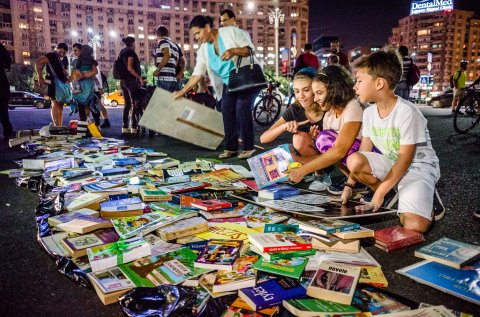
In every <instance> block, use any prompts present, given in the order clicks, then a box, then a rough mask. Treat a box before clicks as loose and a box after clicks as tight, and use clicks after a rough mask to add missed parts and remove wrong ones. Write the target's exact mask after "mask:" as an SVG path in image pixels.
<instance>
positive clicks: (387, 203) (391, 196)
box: [363, 188, 398, 209]
mask: <svg viewBox="0 0 480 317" xmlns="http://www.w3.org/2000/svg"><path fill="white" fill-rule="evenodd" d="M374 194H375V192H374V191H373V190H372V191H370V192H369V193H367V194H365V195H363V201H364V202H366V203H369V202H371V201H372V198H373V195H374ZM397 201H398V192H397V190H396V189H395V188H392V189H390V191H389V192H388V193H387V194H386V195H385V197H384V198H383V205H382V207H383V208H388V209H390V208H392V207H393V205H395V203H396V202H397Z"/></svg>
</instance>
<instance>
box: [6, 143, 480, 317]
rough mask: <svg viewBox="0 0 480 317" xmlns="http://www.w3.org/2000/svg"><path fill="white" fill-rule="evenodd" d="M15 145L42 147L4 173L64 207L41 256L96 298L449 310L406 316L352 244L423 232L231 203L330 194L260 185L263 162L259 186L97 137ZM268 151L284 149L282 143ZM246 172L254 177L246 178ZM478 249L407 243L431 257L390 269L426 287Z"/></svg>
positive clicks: (233, 309) (269, 312) (242, 175)
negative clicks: (62, 262)
mask: <svg viewBox="0 0 480 317" xmlns="http://www.w3.org/2000/svg"><path fill="white" fill-rule="evenodd" d="M25 147H27V148H28V149H30V150H36V151H42V152H43V154H42V155H39V156H37V157H36V158H34V159H24V160H23V161H22V162H19V163H21V165H22V168H19V169H16V170H10V171H6V172H4V173H6V174H8V175H9V176H10V177H17V178H19V179H22V178H26V177H31V176H32V175H42V177H43V178H44V180H45V182H46V183H47V184H50V185H51V187H52V191H51V193H59V192H62V193H64V197H65V206H64V210H63V211H64V212H63V213H61V214H59V215H52V216H51V217H49V218H48V224H49V225H50V227H51V228H52V234H51V235H46V236H43V237H42V238H41V242H42V245H43V246H44V247H45V248H46V249H47V250H48V252H49V253H51V254H56V255H61V256H66V257H71V258H72V260H73V261H74V262H75V263H76V264H77V266H78V267H79V268H80V269H81V270H83V271H85V272H87V273H88V276H89V279H90V281H91V284H92V285H93V287H94V289H95V291H96V292H97V294H98V296H99V298H100V299H101V300H102V302H103V303H104V304H111V303H114V302H116V301H117V300H118V298H119V297H120V296H122V295H123V294H125V293H126V292H127V291H129V290H131V289H133V288H135V287H155V286H158V285H161V284H169V285H183V286H187V287H194V288H195V289H196V293H197V298H196V304H195V307H194V311H195V312H201V310H202V307H203V306H204V305H205V304H206V303H207V301H208V300H210V299H214V298H218V297H222V296H227V295H232V294H237V295H238V297H237V298H236V300H234V301H233V302H232V303H231V305H230V306H229V307H228V308H226V311H225V312H224V314H223V315H222V316H239V315H240V314H241V316H274V315H275V314H278V313H279V312H280V311H281V310H288V311H289V312H291V313H292V314H294V315H295V316H323V315H324V314H334V315H345V314H349V315H358V316H360V313H362V312H364V313H366V314H363V315H361V316H369V315H370V314H372V315H375V314H376V313H378V312H380V311H381V312H382V313H391V316H417V315H416V314H420V313H422V314H423V315H422V316H439V314H440V315H442V316H453V314H452V313H451V312H450V311H449V310H447V309H446V308H445V307H443V306H432V307H422V308H419V309H420V311H418V310H415V311H414V310H412V309H417V308H418V305H417V306H415V305H414V304H412V303H411V302H409V301H408V300H406V299H404V298H401V297H400V296H395V295H394V294H391V293H389V292H388V291H386V290H385V288H387V287H388V282H387V280H386V278H385V276H384V275H383V273H382V269H381V265H380V264H379V263H378V262H377V261H376V260H375V259H374V258H373V257H372V256H371V255H370V254H369V253H368V252H367V251H366V249H365V248H363V247H362V246H361V243H360V240H361V239H371V240H372V239H373V240H375V245H376V246H378V247H380V248H382V249H384V250H386V251H393V250H395V249H399V248H402V247H405V246H407V245H411V244H415V243H420V242H423V241H424V240H423V235H418V234H414V233H412V232H408V230H405V229H403V228H401V227H391V228H384V229H382V230H379V231H377V232H375V231H373V230H371V229H368V228H364V227H361V226H360V225H358V224H356V223H353V222H349V221H345V220H338V219H322V218H314V217H307V216H298V215H295V213H292V212H289V213H284V212H279V211H276V210H275V208H274V207H273V208H265V207H263V206H259V205H256V204H253V203H248V202H246V201H243V200H241V199H238V198H236V197H238V194H242V193H246V192H250V191H252V189H251V188H256V190H257V191H259V193H258V194H257V193H255V195H256V196H260V197H264V198H265V199H269V200H271V201H277V202H278V201H282V202H284V203H291V204H298V205H301V203H300V202H305V201H306V200H309V201H313V202H315V204H316V206H317V207H315V205H313V204H312V205H305V206H307V207H303V208H304V209H306V210H313V209H315V208H322V207H321V206H322V204H328V202H329V201H330V200H331V198H332V197H330V196H326V195H320V194H312V193H309V194H306V195H302V193H300V190H298V189H297V188H294V187H292V186H290V185H286V184H276V185H273V187H266V186H267V185H270V186H272V184H274V183H276V182H277V181H278V180H281V178H282V176H281V175H279V174H278V173H277V172H275V171H274V170H273V169H270V170H269V172H268V174H269V175H270V176H271V179H265V178H264V179H263V181H262V180H261V178H262V177H263V176H261V175H258V173H256V172H255V168H253V169H252V170H253V171H254V175H252V173H251V172H250V171H248V170H247V169H246V168H245V167H242V166H229V165H222V164H220V163H219V162H214V160H207V159H199V160H197V161H195V162H184V163H181V162H180V161H179V160H177V159H174V158H169V157H167V154H165V153H162V152H157V151H154V150H153V149H149V148H135V147H130V146H127V145H125V144H124V142H122V141H121V140H115V139H106V138H105V139H76V138H73V139H70V138H69V137H55V138H48V139H38V140H33V141H31V142H30V143H27V144H25ZM279 149H280V150H279V151H281V153H282V155H284V154H285V153H286V152H285V147H280V148H279ZM275 153H276V154H275V155H274V156H273V158H274V159H275V160H278V162H273V161H272V162H271V163H272V164H274V163H275V164H274V165H276V166H277V167H278V166H280V165H281V164H276V163H281V161H282V159H284V158H285V157H281V155H278V153H279V152H278V150H277V152H275ZM287 154H288V153H287ZM271 157H272V156H271ZM254 159H255V158H254ZM287 161H288V158H287ZM272 164H270V165H269V166H272ZM252 176H255V178H256V181H253V180H248V179H247V178H251V177H252ZM273 179H274V181H272V180H273ZM252 182H253V183H252ZM255 185H257V186H255ZM232 194H235V195H232ZM323 206H324V205H323ZM295 208H298V206H295ZM322 209H323V208H322ZM447 244H448V247H447V246H446V245H447ZM454 247H455V248H459V249H460V250H459V251H458V252H457V253H458V254H456V257H453V258H452V257H448V259H445V257H444V256H441V255H440V251H439V250H445V248H446V249H448V252H447V251H445V253H448V254H449V255H450V254H451V253H452V252H453V251H452V250H453V248H454ZM462 248H465V249H462ZM479 254H480V252H479V249H478V248H477V247H475V246H468V245H464V244H461V243H459V242H456V241H453V240H448V239H447V240H443V239H442V240H440V241H437V242H436V243H435V244H434V245H427V246H425V247H422V248H420V249H419V250H417V253H416V255H417V256H419V257H422V258H426V259H428V260H430V261H425V262H421V263H420V264H416V265H414V266H412V267H408V268H405V269H402V270H400V271H399V272H400V273H401V274H405V275H407V276H409V277H411V278H413V279H415V280H417V281H420V282H421V283H426V284H429V285H432V286H434V287H435V285H438V283H437V282H436V281H435V280H434V278H433V277H432V273H431V272H432V270H436V271H435V273H434V274H437V273H438V274H440V272H443V273H442V274H445V272H451V274H452V275H455V274H457V275H458V274H460V271H461V270H459V268H461V267H462V266H465V265H467V264H469V263H475V260H476V259H478V255H479ZM437 262H439V263H437ZM476 265H477V266H478V262H477V264H476ZM453 267H455V268H453ZM461 273H462V274H465V277H466V275H467V273H465V272H461ZM429 276H430V277H432V279H429V278H428V277H429ZM462 276H463V275H462ZM470 278H473V279H474V278H475V277H473V276H470ZM476 281H477V282H478V276H477V277H476ZM452 283H453V281H452ZM445 287H448V286H445ZM476 287H477V290H478V285H477V286H476ZM442 290H445V288H442ZM465 293H468V291H465ZM454 295H456V296H460V295H459V294H458V292H457V293H455V294H454ZM462 296H463V297H462ZM462 296H460V297H462V298H464V299H466V300H470V301H472V302H475V303H477V304H478V303H480V301H479V299H478V293H477V297H476V298H475V297H474V295H472V294H471V293H469V294H468V295H465V294H463V295H462ZM255 312H256V313H255ZM192 314H193V313H192Z"/></svg>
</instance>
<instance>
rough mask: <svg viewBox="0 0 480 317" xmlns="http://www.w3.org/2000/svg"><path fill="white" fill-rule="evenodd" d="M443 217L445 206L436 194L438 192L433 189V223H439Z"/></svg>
mask: <svg viewBox="0 0 480 317" xmlns="http://www.w3.org/2000/svg"><path fill="white" fill-rule="evenodd" d="M443 216H445V206H444V205H443V201H442V199H441V198H440V195H439V194H438V191H437V190H436V189H435V192H434V194H433V217H434V219H435V221H439V220H441V219H442V218H443Z"/></svg>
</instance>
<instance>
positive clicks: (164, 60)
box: [153, 47, 170, 76]
mask: <svg viewBox="0 0 480 317" xmlns="http://www.w3.org/2000/svg"><path fill="white" fill-rule="evenodd" d="M169 59H170V49H169V48H168V47H164V48H162V60H161V61H160V64H158V66H157V69H156V70H155V72H154V73H153V76H158V75H160V71H161V70H162V68H163V67H165V65H167V63H168V60H169Z"/></svg>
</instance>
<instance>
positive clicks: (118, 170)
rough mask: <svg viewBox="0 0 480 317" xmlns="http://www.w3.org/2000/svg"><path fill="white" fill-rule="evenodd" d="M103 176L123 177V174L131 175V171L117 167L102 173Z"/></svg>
mask: <svg viewBox="0 0 480 317" xmlns="http://www.w3.org/2000/svg"><path fill="white" fill-rule="evenodd" d="M100 172H101V173H102V175H103V176H113V175H121V174H129V173H130V170H129V169H128V168H125V167H115V168H107V169H104V170H101V171H100Z"/></svg>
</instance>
